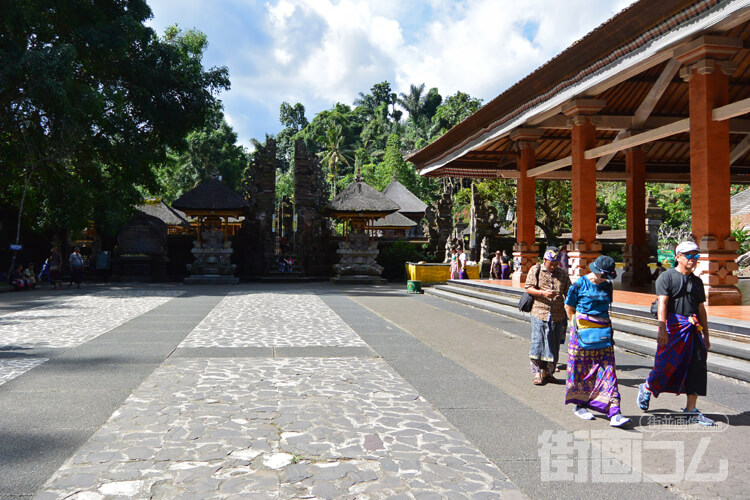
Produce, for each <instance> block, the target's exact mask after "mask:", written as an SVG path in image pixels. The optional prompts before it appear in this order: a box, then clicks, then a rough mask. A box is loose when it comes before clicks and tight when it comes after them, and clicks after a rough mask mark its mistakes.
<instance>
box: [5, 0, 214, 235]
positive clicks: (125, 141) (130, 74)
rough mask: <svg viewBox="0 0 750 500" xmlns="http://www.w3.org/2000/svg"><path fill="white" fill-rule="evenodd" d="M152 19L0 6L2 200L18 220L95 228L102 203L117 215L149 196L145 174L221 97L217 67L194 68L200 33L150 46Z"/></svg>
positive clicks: (39, 3)
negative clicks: (141, 191) (115, 206)
mask: <svg viewBox="0 0 750 500" xmlns="http://www.w3.org/2000/svg"><path fill="white" fill-rule="evenodd" d="M150 16H151V10H150V9H149V7H148V5H147V4H146V2H145V1H144V0H131V1H129V2H121V1H119V0H101V1H97V2H90V1H85V0H65V1H62V0H59V1H48V0H6V1H4V2H2V3H1V4H0V19H3V20H4V22H3V28H4V29H3V30H2V32H1V33H0V60H1V61H2V63H3V64H2V69H0V130H2V131H3V133H2V135H0V137H2V140H0V182H2V183H3V185H4V186H6V189H5V190H3V191H2V192H1V193H0V201H2V202H4V203H6V204H9V205H11V206H19V219H20V214H21V213H22V211H23V210H24V209H26V208H28V213H29V216H30V218H31V219H33V220H35V221H39V222H41V223H42V224H43V225H44V226H46V227H53V228H58V229H59V230H60V231H65V230H66V229H76V228H77V227H82V225H81V224H82V222H81V220H83V219H86V220H91V219H94V220H96V219H97V218H99V219H103V218H104V217H105V216H104V215H103V214H98V213H95V212H96V211H98V210H102V209H106V208H107V203H102V202H101V201H98V200H99V199H100V198H102V197H109V198H111V199H115V200H118V201H120V203H121V210H127V209H128V207H127V205H128V203H130V202H131V201H132V200H133V199H134V196H123V197H122V198H118V196H120V195H122V194H123V193H124V192H128V193H130V194H132V193H134V192H135V189H134V186H135V185H136V184H144V185H147V186H149V187H154V186H155V182H154V177H153V174H152V172H151V168H150V166H151V165H152V164H154V163H158V162H162V161H164V159H165V158H166V151H167V147H168V146H173V147H178V146H180V145H181V144H183V142H184V138H185V136H186V135H187V133H188V132H189V131H191V130H193V129H195V128H196V127H199V126H201V125H202V124H203V123H204V122H205V120H206V118H207V117H208V116H210V115H211V113H212V111H213V109H214V108H215V106H216V105H217V99H216V96H217V94H218V92H219V91H221V90H222V89H226V88H229V78H228V72H227V70H226V68H211V69H209V70H204V68H203V67H202V64H201V60H202V54H203V50H204V49H205V47H206V39H205V35H203V34H201V33H200V32H197V31H192V30H191V31H188V32H184V33H183V32H181V31H180V30H179V29H178V28H176V27H175V28H170V30H168V31H167V34H166V36H165V38H164V39H159V38H158V37H157V36H156V34H155V33H154V31H153V30H152V29H151V28H149V27H148V26H146V25H145V22H146V21H147V20H148V18H149V17H150ZM106 188H110V189H114V190H115V191H114V192H112V193H109V192H104V191H102V190H103V189H106ZM71 192H75V194H76V199H75V201H76V202H75V210H73V208H72V204H68V203H67V202H68V200H69V197H70V193H71ZM22 200H23V206H21V201H22ZM58 207H59V208H58ZM109 208H112V207H111V206H110V207H109ZM63 211H67V212H71V211H75V212H77V213H78V214H80V218H79V217H78V215H76V218H77V219H76V220H72V219H71V217H70V216H68V215H65V214H63V213H62V212H63Z"/></svg>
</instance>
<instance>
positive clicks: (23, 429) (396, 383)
mask: <svg viewBox="0 0 750 500" xmlns="http://www.w3.org/2000/svg"><path fill="white" fill-rule="evenodd" d="M33 293H37V294H38V295H36V296H32V295H31V294H32V292H29V293H28V294H25V295H26V296H25V297H23V296H22V294H2V295H1V296H0V422H2V425H1V426H0V433H2V439H0V498H2V499H5V498H31V497H36V498H80V499H83V498H87V499H94V498H117V497H120V498H122V497H131V498H523V497H531V498H551V497H558V498H602V497H606V498H626V497H627V498H632V497H635V496H639V497H653V498H660V497H667V496H669V497H671V496H674V495H673V494H674V493H677V494H680V495H690V496H696V497H717V496H720V497H723V498H733V497H734V498H744V497H746V495H745V494H744V491H745V490H746V489H747V487H748V484H749V483H750V480H748V479H747V478H748V477H750V475H749V474H748V470H747V469H748V467H749V466H748V464H749V463H750V457H747V456H745V455H747V454H748V453H750V447H748V446H747V444H749V443H748V441H749V440H748V432H747V427H746V424H747V423H748V422H749V421H750V419H748V411H750V389H749V388H748V386H747V385H746V384H740V383H736V382H733V381H730V380H724V379H720V378H718V377H711V378H710V380H709V394H710V395H711V396H710V397H709V398H707V400H706V401H702V402H701V403H702V404H701V408H702V409H703V410H704V412H707V413H710V414H715V415H717V417H718V418H719V420H722V419H724V415H726V419H728V421H729V423H730V425H726V420H723V421H722V423H721V425H719V426H717V427H716V428H715V429H712V430H711V431H707V430H705V429H700V428H697V427H696V426H694V425H690V426H682V427H681V428H677V429H671V430H667V427H665V426H663V425H661V426H659V425H660V424H659V423H658V422H656V423H655V422H653V421H651V422H648V421H647V420H645V419H644V420H643V421H640V418H639V417H640V411H639V410H637V408H636V407H635V402H634V399H635V386H636V385H637V383H638V382H639V381H640V380H642V378H643V377H645V375H646V374H647V372H648V367H649V365H650V363H651V362H652V360H650V359H647V358H643V357H637V356H632V355H629V354H627V353H624V352H618V353H617V362H618V374H619V377H620V391H621V393H622V394H623V405H622V406H623V408H624V410H625V413H626V414H627V415H629V416H632V417H633V418H634V420H635V421H636V425H635V426H634V428H633V429H631V430H612V429H611V428H610V427H609V426H608V422H607V421H606V420H603V419H597V420H596V421H593V422H584V421H581V420H579V419H577V418H576V417H574V416H573V415H572V413H571V409H570V408H569V407H565V406H564V405H563V404H562V399H563V395H564V387H563V386H554V385H547V386H544V387H534V386H532V385H531V380H530V375H529V373H528V372H529V369H528V360H527V359H528V358H527V356H526V354H527V352H528V338H527V337H528V332H527V330H528V324H527V323H523V322H516V321H513V320H510V319H507V318H503V317H501V316H498V315H494V314H491V313H486V312H482V311H478V310H475V309H472V308H470V307H466V306H461V305H458V304H455V303H451V302H448V301H443V300H441V299H438V298H435V297H426V296H414V295H406V294H405V293H403V291H402V287H400V286H399V287H373V288H364V287H362V288H342V287H332V286H329V285H322V284H308V285H263V284H250V285H240V286H235V287H198V286H196V287H185V286H181V285H164V286H150V285H146V286H144V285H139V286H133V287H128V286H122V287H90V288H86V287H84V288H83V289H82V290H80V291H78V290H75V291H65V292H57V293H52V292H51V291H50V292H46V291H42V292H33ZM563 359H564V356H563ZM655 403H656V404H655V405H654V406H655V407H658V408H662V409H666V410H670V411H671V410H678V409H679V407H680V403H682V400H681V399H678V398H669V397H667V396H662V397H661V398H659V399H658V400H656V401H655ZM658 408H657V409H658ZM657 424H658V425H657ZM696 457H697V458H696ZM680 460H684V463H683V462H680ZM680 463H682V468H680ZM722 467H724V468H722Z"/></svg>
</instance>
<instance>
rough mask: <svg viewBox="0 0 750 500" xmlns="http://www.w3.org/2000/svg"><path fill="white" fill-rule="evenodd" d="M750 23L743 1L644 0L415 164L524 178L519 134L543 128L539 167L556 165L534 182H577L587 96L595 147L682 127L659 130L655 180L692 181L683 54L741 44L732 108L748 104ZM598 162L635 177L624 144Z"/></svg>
mask: <svg viewBox="0 0 750 500" xmlns="http://www.w3.org/2000/svg"><path fill="white" fill-rule="evenodd" d="M748 19H750V5H748V4H747V2H743V1H739V0H663V1H660V2H654V1H652V0H640V1H638V2H636V3H634V4H632V5H631V6H630V7H628V8H626V9H625V10H623V11H621V12H620V13H618V14H617V15H615V16H614V17H612V18H611V19H609V20H608V21H606V22H605V23H604V24H602V25H601V26H599V27H598V28H596V29H595V30H593V31H592V32H591V33H589V34H587V35H586V36H585V37H583V38H582V39H580V40H579V41H577V42H575V43H574V44H573V45H571V46H570V47H568V48H567V49H566V50H564V51H563V52H562V53H560V54H559V55H558V56H556V57H555V58H553V59H551V60H550V61H548V62H547V63H546V64H544V65H542V66H541V67H539V68H538V69H537V70H535V71H534V72H532V73H531V74H529V75H528V76H526V77H525V78H523V79H522V80H520V81H519V82H518V83H516V84H515V85H513V86H512V87H510V88H508V89H507V90H506V91H504V92H503V93H501V94H500V95H498V96H497V97H496V98H494V99H493V100H492V101H490V102H488V103H487V104H486V105H485V106H484V107H482V108H481V109H479V110H478V111H477V112H475V113H474V114H472V115H471V116H469V117H468V118H466V119H465V120H464V121H462V122H461V123H459V124H458V125H456V126H455V127H453V128H452V129H451V130H449V131H448V132H447V133H445V134H444V135H443V136H441V137H440V138H439V139H437V140H436V141H435V142H433V143H432V144H430V145H428V146H426V147H424V148H423V149H421V150H419V151H417V152H415V153H413V154H411V155H410V156H409V157H408V158H407V160H409V161H411V162H412V163H414V164H415V166H416V167H417V168H418V169H419V170H420V173H421V174H422V175H427V176H435V177H444V176H455V177H474V178H497V177H506V178H515V177H518V171H517V167H516V158H517V156H518V154H519V153H518V151H517V149H516V147H515V142H514V141H513V140H511V138H510V134H511V132H513V131H515V130H517V129H526V128H535V129H537V130H538V131H540V132H541V136H540V137H539V138H538V139H536V150H535V154H536V159H537V167H543V166H547V165H549V167H550V168H549V169H542V168H539V170H538V171H535V172H534V173H533V176H535V177H537V178H539V179H545V178H547V179H569V178H570V167H569V163H566V161H567V160H568V159H569V158H568V157H569V156H570V155H571V137H570V136H571V134H570V129H571V127H572V125H571V123H570V119H569V117H568V116H566V115H565V114H564V112H563V111H564V110H565V108H566V106H568V105H570V103H571V102H572V101H574V100H576V99H583V98H586V99H595V100H600V101H602V105H603V107H602V108H601V110H600V111H598V113H596V114H594V115H593V116H592V117H591V121H592V123H594V124H595V125H596V128H597V137H596V139H597V140H596V144H595V145H594V146H593V147H592V149H594V148H597V147H600V146H607V147H610V146H611V145H612V144H613V143H614V142H615V140H616V137H618V139H624V138H626V137H627V136H628V134H631V135H637V134H640V133H641V132H644V131H645V132H650V131H651V130H655V129H660V128H661V127H663V126H665V125H669V126H673V127H674V130H681V131H678V132H671V133H669V134H667V135H665V136H662V135H658V134H656V133H654V134H652V136H651V137H657V136H658V137H657V138H656V139H651V140H649V141H648V144H649V148H648V149H647V150H646V180H647V181H649V182H689V164H690V143H689V126H688V129H687V130H686V129H685V127H684V126H683V127H682V128H679V127H678V126H677V125H679V124H678V122H679V121H680V120H683V119H685V118H688V117H689V102H688V91H687V89H688V83H687V82H686V81H683V80H682V78H680V76H679V74H678V71H679V66H680V64H679V63H678V62H677V60H676V59H675V56H676V55H679V54H680V51H684V50H685V47H686V46H687V45H688V44H689V43H691V42H692V41H694V40H696V39H697V38H699V37H702V36H706V37H714V36H720V37H722V38H724V39H739V40H740V42H738V43H739V45H738V47H739V50H737V51H736V52H735V53H734V55H733V56H731V61H732V62H733V63H735V64H736V66H737V68H738V69H737V70H736V71H735V72H734V73H733V74H732V76H731V77H730V90H729V94H730V95H729V103H738V102H739V101H743V100H744V99H746V98H748V97H750V85H749V84H750V51H748V50H747V49H744V48H742V47H743V46H748V45H749V44H750V27H749V23H748ZM743 106H744V104H743ZM743 109H744V108H743ZM739 114H742V113H739ZM739 114H733V115H731V117H732V118H731V119H730V120H729V124H730V144H731V147H732V150H733V153H732V167H731V174H732V182H733V183H750V139H748V140H745V139H746V138H747V137H750V120H746V119H742V118H734V117H735V116H739ZM683 123H684V122H683ZM620 134H622V135H620ZM521 140H525V139H521ZM743 140H744V142H743ZM644 143H645V142H644ZM641 144H643V143H641ZM615 149H616V148H615ZM589 151H590V150H589ZM597 154H598V153H597ZM595 158H596V159H597V162H598V167H597V168H598V171H599V172H598V174H597V179H598V180H615V181H618V180H624V179H625V175H626V174H625V160H624V147H623V149H619V150H615V151H614V152H613V153H612V155H611V156H609V155H601V156H596V157H595ZM553 162H554V163H553Z"/></svg>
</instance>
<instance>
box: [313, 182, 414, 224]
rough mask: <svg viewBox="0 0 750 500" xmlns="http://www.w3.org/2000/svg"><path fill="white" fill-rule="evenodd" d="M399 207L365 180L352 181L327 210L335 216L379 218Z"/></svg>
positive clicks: (331, 202)
mask: <svg viewBox="0 0 750 500" xmlns="http://www.w3.org/2000/svg"><path fill="white" fill-rule="evenodd" d="M399 208H401V207H399V205H398V204H397V203H396V202H394V201H392V200H390V199H388V198H387V197H385V196H384V195H383V194H382V193H380V192H379V191H378V190H377V189H375V188H373V187H372V186H370V185H368V184H367V183H365V182H363V181H354V182H352V183H351V184H350V185H349V186H347V188H346V189H344V190H342V191H341V192H340V193H339V194H337V195H336V196H335V197H334V198H333V199H332V200H331V201H330V202H328V205H326V211H327V212H328V214H329V215H331V216H333V217H347V216H353V217H366V218H379V217H384V216H386V215H388V214H390V213H392V212H396V211H397V210H398V209H399Z"/></svg>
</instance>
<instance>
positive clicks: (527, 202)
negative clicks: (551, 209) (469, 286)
mask: <svg viewBox="0 0 750 500" xmlns="http://www.w3.org/2000/svg"><path fill="white" fill-rule="evenodd" d="M543 133H544V131H543V130H539V129H516V130H514V131H513V132H511V134H510V138H511V140H514V141H516V142H517V144H518V149H519V151H520V153H521V154H520V155H519V156H518V163H517V164H518V172H519V176H518V186H517V201H516V244H515V245H514V246H513V262H514V263H515V265H516V269H515V270H514V271H513V274H512V275H511V280H512V282H513V286H523V285H524V284H525V283H526V276H527V274H528V272H529V269H531V266H533V265H534V264H536V263H537V262H538V261H539V246H538V245H537V244H536V179H535V178H534V177H529V176H528V175H526V172H527V171H529V170H531V169H532V168H534V167H535V166H536V153H535V150H536V141H537V139H539V138H540V137H541V136H542V134H543Z"/></svg>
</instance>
